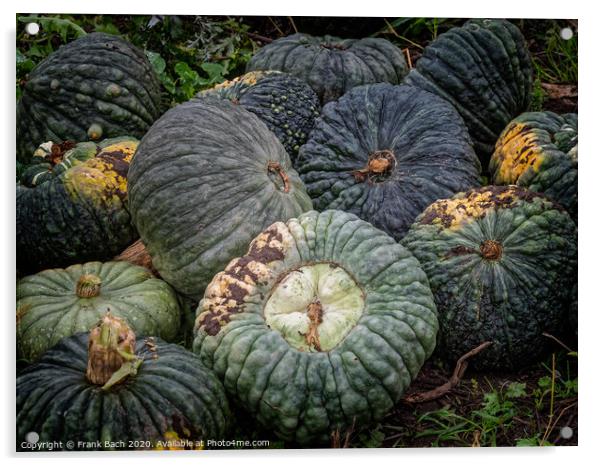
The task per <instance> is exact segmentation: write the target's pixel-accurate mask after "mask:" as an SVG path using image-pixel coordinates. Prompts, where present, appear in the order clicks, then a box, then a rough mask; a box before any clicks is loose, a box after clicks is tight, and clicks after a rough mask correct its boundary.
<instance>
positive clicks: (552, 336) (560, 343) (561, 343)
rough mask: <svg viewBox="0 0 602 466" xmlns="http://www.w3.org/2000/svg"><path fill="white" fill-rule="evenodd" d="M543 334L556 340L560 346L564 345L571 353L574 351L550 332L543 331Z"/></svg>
mask: <svg viewBox="0 0 602 466" xmlns="http://www.w3.org/2000/svg"><path fill="white" fill-rule="evenodd" d="M542 335H543V336H544V337H546V338H549V339H551V340H554V341H555V342H556V343H558V344H559V345H560V346H562V347H563V348H564V349H565V350H567V351H568V352H569V353H572V352H573V350H572V349H571V348H569V347H568V346H567V345H565V344H564V343H563V342H561V341H560V340H559V339H558V338H556V337H555V336H554V335H550V334H549V333H546V332H543V333H542Z"/></svg>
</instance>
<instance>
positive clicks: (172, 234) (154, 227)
mask: <svg viewBox="0 0 602 466" xmlns="http://www.w3.org/2000/svg"><path fill="white" fill-rule="evenodd" d="M128 190H129V200H130V208H131V212H132V218H133V220H134V223H135V225H136V227H137V229H138V232H139V233H140V237H141V239H142V241H143V243H144V245H145V246H146V249H147V250H148V252H149V254H150V256H151V257H152V262H153V266H154V267H155V268H156V269H157V271H158V272H159V273H160V275H161V277H163V279H164V280H166V281H167V282H168V283H170V284H171V285H172V286H173V287H174V288H176V289H177V290H178V291H179V292H181V293H183V294H186V295H188V296H189V297H191V298H194V299H197V300H198V299H200V298H201V297H202V295H203V292H204V290H205V287H206V286H207V284H208V283H209V282H210V281H211V279H212V278H213V275H215V274H216V273H217V272H218V271H220V270H221V269H222V268H223V267H225V265H226V264H227V263H228V261H230V259H232V258H233V257H236V256H237V255H240V254H242V253H243V252H244V251H245V250H246V248H247V247H248V245H249V242H250V241H251V239H252V238H253V237H254V236H255V235H256V234H257V233H259V232H260V231H261V230H262V229H263V228H265V227H266V226H268V225H270V224H271V223H273V222H275V221H277V220H287V219H289V218H291V217H295V216H297V215H299V214H300V213H302V212H304V211H306V210H309V209H310V208H311V201H310V199H309V197H308V196H307V194H306V192H305V188H304V187H303V183H302V182H301V180H300V179H299V177H298V175H297V173H296V172H295V171H294V170H293V169H292V167H291V161H290V158H289V157H288V155H287V153H286V151H285V149H284V147H283V146H282V144H280V142H279V141H278V139H277V138H276V136H275V135H274V134H273V133H271V132H270V131H269V130H268V129H267V127H266V125H265V124H264V123H262V122H261V121H260V120H259V118H258V117H256V116H255V115H253V114H252V113H251V112H248V111H247V110H245V109H243V108H242V107H240V106H238V105H235V104H233V103H232V102H229V101H227V100H222V99H217V98H209V97H208V98H204V99H196V100H193V101H190V102H187V103H184V104H181V105H179V106H177V107H175V108H173V109H172V110H170V111H168V112H167V113H166V114H165V115H163V117H161V118H160V119H159V120H158V121H157V122H156V123H155V124H154V125H153V127H152V128H151V129H150V131H149V132H148V133H147V134H146V136H145V137H144V138H143V140H142V142H141V143H140V147H139V148H138V151H137V152H136V157H135V158H134V161H133V163H132V166H131V168H130V171H129V175H128Z"/></svg>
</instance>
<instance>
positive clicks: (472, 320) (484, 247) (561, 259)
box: [402, 186, 577, 369]
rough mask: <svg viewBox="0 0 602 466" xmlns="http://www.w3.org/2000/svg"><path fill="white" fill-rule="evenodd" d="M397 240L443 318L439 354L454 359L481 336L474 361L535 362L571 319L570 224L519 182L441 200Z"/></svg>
mask: <svg viewBox="0 0 602 466" xmlns="http://www.w3.org/2000/svg"><path fill="white" fill-rule="evenodd" d="M402 244H403V245H404V246H406V247H408V248H409V249H410V250H411V251H412V252H413V253H414V255H415V256H416V257H417V258H418V260H419V261H420V262H421V264H422V267H423V269H424V271H425V272H426V274H427V275H428V277H429V282H430V285H431V288H432V290H433V293H434V295H435V301H436V303H437V309H438V310H439V322H440V325H441V332H440V341H439V343H438V346H437V348H438V352H439V353H440V354H441V355H442V356H444V357H445V358H448V359H449V360H451V361H455V360H456V359H457V358H459V357H460V356H462V355H463V354H464V353H466V352H467V351H469V350H471V349H472V348H474V347H476V346H477V345H479V344H480V343H482V342H484V341H492V342H493V345H492V346H490V347H489V348H487V349H486V350H485V351H483V352H482V353H481V354H479V355H478V356H477V357H476V358H475V359H474V360H473V361H472V362H471V365H473V364H474V367H476V368H481V369H500V368H518V367H521V366H526V365H528V364H529V363H531V362H533V361H535V360H537V358H538V357H540V356H541V355H542V353H543V351H544V350H545V347H546V343H548V342H549V340H548V339H547V338H545V337H544V336H543V332H548V333H551V334H552V335H559V333H560V332H561V331H562V330H563V329H564V328H565V327H566V326H568V322H567V321H566V315H565V309H566V307H567V305H568V303H569V300H570V298H571V296H572V293H571V289H572V284H573V282H574V281H575V280H576V261H577V236H576V227H575V224H574V222H573V221H572V220H571V217H570V216H569V215H568V213H567V212H566V211H565V210H564V209H563V208H562V207H561V206H559V205H558V204H556V203H554V202H552V201H550V200H548V199H547V198H545V197H543V196H542V195H540V194H537V193H533V192H531V191H528V190H525V189H524V188H521V187H518V186H487V187H483V188H479V189H475V190H472V191H468V192H466V193H459V194H457V195H456V196H454V197H452V198H451V199H443V200H439V201H437V202H435V203H433V204H432V205H430V206H429V207H428V208H427V209H426V210H425V211H424V213H423V214H422V215H421V216H420V217H418V219H417V220H416V223H415V224H414V225H413V226H412V228H411V229H410V231H409V232H408V234H407V236H406V237H405V238H404V239H403V241H402Z"/></svg>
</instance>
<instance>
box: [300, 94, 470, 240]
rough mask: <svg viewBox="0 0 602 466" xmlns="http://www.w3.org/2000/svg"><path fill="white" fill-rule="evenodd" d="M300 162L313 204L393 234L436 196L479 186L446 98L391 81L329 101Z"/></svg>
mask: <svg viewBox="0 0 602 466" xmlns="http://www.w3.org/2000/svg"><path fill="white" fill-rule="evenodd" d="M295 166H296V168H297V170H298V171H299V174H300V175H301V179H302V180H303V182H304V183H305V185H306V187H307V192H308V193H309V195H310V196H311V198H312V200H313V205H314V208H315V209H316V210H325V209H340V210H345V211H349V212H352V213H354V214H356V215H358V216H359V217H360V218H362V219H364V220H366V221H369V222H370V223H372V224H373V225H374V226H376V227H377V228H380V229H381V230H383V231H385V232H387V233H388V234H389V235H391V236H393V237H394V238H396V239H400V238H401V237H402V236H403V235H404V234H405V232H406V231H407V229H408V228H409V226H410V225H411V224H412V222H413V221H414V219H415V218H416V216H417V215H418V214H420V213H421V212H422V210H423V209H424V208H425V207H426V206H428V205H429V204H430V203H431V202H433V201H434V200H436V199H439V198H444V197H449V196H451V195H453V194H455V193H456V192H458V191H461V190H465V189H469V188H472V187H475V186H478V185H479V173H480V170H481V168H480V165H479V160H478V158H477V156H476V155H475V153H474V151H473V149H472V146H471V144H470V138H469V136H468V133H467V131H466V128H465V126H464V123H463V122H462V119H461V118H460V116H459V115H458V113H457V112H456V111H455V110H454V108H453V107H452V106H451V105H450V104H449V103H447V102H446V101H444V100H443V99H441V98H439V97H437V96H435V95H433V94H430V93H428V92H425V91H423V90H421V89H418V88H415V87H412V86H407V85H402V86H393V85H390V84H371V85H366V86H360V87H357V88H355V89H352V90H351V91H349V92H348V93H347V94H345V95H344V96H343V97H341V98H340V99H339V100H338V101H337V102H332V103H330V104H328V105H326V106H325V107H324V109H323V112H322V115H321V117H320V118H319V119H318V121H317V122H316V126H315V128H314V130H313V131H312V133H311V135H310V138H309V140H308V142H307V144H306V145H305V146H303V147H302V148H301V151H300V153H299V158H298V160H297V162H296V165H295Z"/></svg>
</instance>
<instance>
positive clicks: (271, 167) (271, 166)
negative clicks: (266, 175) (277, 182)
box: [268, 161, 290, 193]
mask: <svg viewBox="0 0 602 466" xmlns="http://www.w3.org/2000/svg"><path fill="white" fill-rule="evenodd" d="M268 171H269V172H271V173H276V174H278V175H279V176H280V178H282V183H283V184H284V188H283V189H282V190H283V191H284V192H285V193H288V192H289V190H290V183H289V179H288V175H287V174H286V172H285V171H284V169H283V168H282V166H281V165H280V164H279V163H278V162H272V161H269V162H268Z"/></svg>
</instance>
